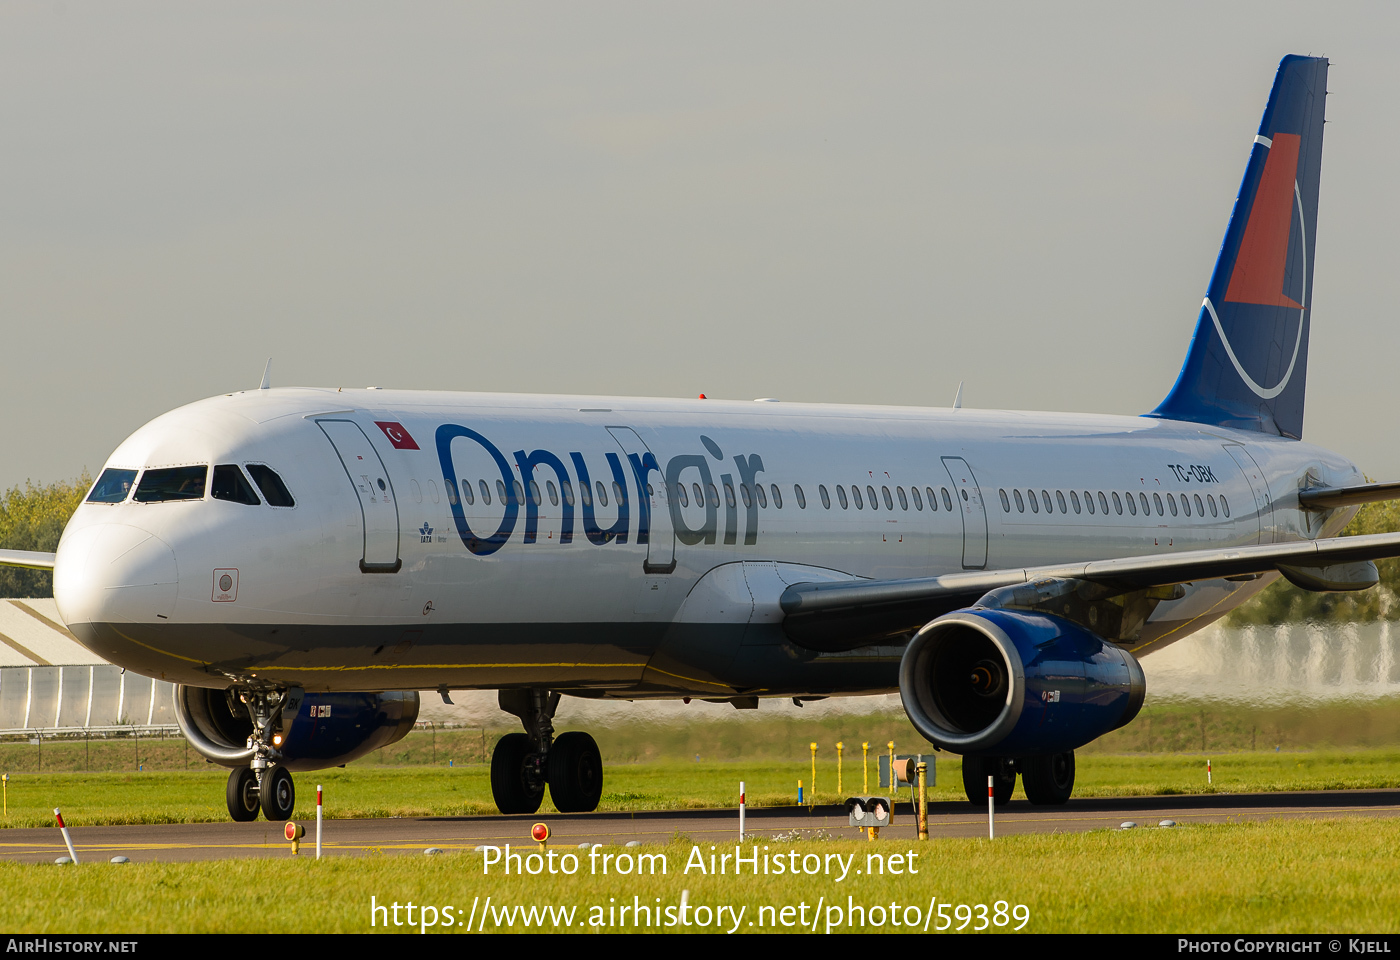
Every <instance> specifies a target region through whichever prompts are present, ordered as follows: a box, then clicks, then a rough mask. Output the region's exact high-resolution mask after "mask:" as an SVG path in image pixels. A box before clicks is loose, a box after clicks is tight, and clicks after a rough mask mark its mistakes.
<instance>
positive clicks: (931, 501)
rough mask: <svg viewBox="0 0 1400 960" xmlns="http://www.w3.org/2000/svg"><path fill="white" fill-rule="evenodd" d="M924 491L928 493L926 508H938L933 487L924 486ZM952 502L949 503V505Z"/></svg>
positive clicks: (936, 496) (935, 509) (934, 509)
mask: <svg viewBox="0 0 1400 960" xmlns="http://www.w3.org/2000/svg"><path fill="white" fill-rule="evenodd" d="M924 493H925V494H927V495H928V508H929V509H930V510H933V511H935V512H936V511H937V510H938V495H937V494H935V493H934V492H933V487H924ZM951 506H952V504H949V507H951Z"/></svg>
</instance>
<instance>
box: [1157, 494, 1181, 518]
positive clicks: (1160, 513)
mask: <svg viewBox="0 0 1400 960" xmlns="http://www.w3.org/2000/svg"><path fill="white" fill-rule="evenodd" d="M1152 503H1153V505H1154V506H1156V507H1157V516H1159V517H1160V516H1163V515H1164V514H1165V513H1166V511H1165V510H1163V509H1162V495H1161V494H1160V493H1154V494H1153V495H1152ZM1175 512H1176V511H1175V510H1173V511H1172V513H1175Z"/></svg>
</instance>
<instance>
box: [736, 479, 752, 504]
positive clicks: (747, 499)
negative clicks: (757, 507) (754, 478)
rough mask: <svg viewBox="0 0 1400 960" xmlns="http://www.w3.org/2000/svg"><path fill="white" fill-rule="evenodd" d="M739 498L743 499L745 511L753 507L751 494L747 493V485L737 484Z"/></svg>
mask: <svg viewBox="0 0 1400 960" xmlns="http://www.w3.org/2000/svg"><path fill="white" fill-rule="evenodd" d="M739 496H741V497H743V498H744V509H745V510H747V509H748V508H749V507H751V506H753V494H751V493H749V485H748V484H747V483H741V484H739Z"/></svg>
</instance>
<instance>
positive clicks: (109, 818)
mask: <svg viewBox="0 0 1400 960" xmlns="http://www.w3.org/2000/svg"><path fill="white" fill-rule="evenodd" d="M1212 760H1213V767H1214V769H1213V780H1214V784H1213V785H1207V783H1206V771H1205V758H1204V757H1199V756H1189V755H1187V756H1183V755H1153V756H1111V755H1103V754H1091V755H1087V756H1083V757H1080V759H1079V762H1078V770H1077V777H1076V782H1075V796H1079V797H1111V796H1150V795H1172V794H1187V793H1253V792H1260V791H1276V790H1340V789H1367V788H1370V789H1374V788H1378V787H1400V750H1357V751H1313V752H1307V753H1272V752H1270V753H1235V754H1220V755H1217V756H1215V757H1213V758H1212ZM935 771H936V776H937V783H936V784H935V785H934V786H933V787H932V788H931V790H930V793H929V795H930V798H931V799H933V800H958V799H962V798H963V789H962V767H961V762H960V761H959V760H958V759H957V758H956V757H944V758H943V759H939V760H937V761H935ZM227 776H228V774H227V771H225V770H223V769H221V768H213V767H210V766H209V765H207V764H201V765H200V769H198V770H194V771H191V772H189V773H186V772H183V771H147V772H144V773H132V772H125V773H67V772H59V773H42V774H38V773H34V774H26V773H15V774H11V775H10V780H9V786H8V788H7V796H8V813H7V815H6V816H4V817H3V818H0V823H3V824H4V825H5V826H10V827H37V826H49V825H51V824H52V823H53V808H54V807H59V808H61V809H62V810H63V811H64V819H65V820H67V821H68V822H69V823H71V824H73V825H75V826H80V825H92V824H112V823H179V822H217V821H223V820H226V819H227V818H228V813H227V810H226V808H225V806H224V783H225V781H226V780H227ZM799 779H801V780H802V781H803V782H804V786H805V789H806V791H807V797H806V798H807V799H808V800H809V802H810V799H811V796H812V794H811V764H810V761H808V762H801V761H797V762H793V761H770V760H762V761H758V760H736V761H711V762H696V761H693V760H692V761H685V760H658V761H654V762H650V763H614V764H610V765H608V767H607V772H606V780H605V784H604V792H603V801H602V804H601V805H600V809H602V810H686V809H699V808H705V807H725V806H733V805H734V804H735V803H736V801H737V797H738V791H739V781H741V780H742V781H745V783H746V790H747V799H748V802H749V803H750V804H751V805H753V806H759V807H763V806H782V805H790V804H794V803H795V802H796V799H797V781H798V780H799ZM842 781H843V782H842V787H843V789H842V790H841V791H840V792H839V793H838V791H837V790H836V764H835V762H834V761H831V760H823V761H820V762H819V763H818V765H817V799H818V800H819V801H820V802H823V803H829V802H834V801H837V800H840V799H842V798H844V797H845V796H846V795H849V794H854V793H859V792H861V787H862V783H861V774H860V765H859V762H856V763H852V764H847V765H845V768H844V771H843V778H842ZM296 783H297V788H298V789H297V806H296V814H295V815H296V816H297V817H298V818H304V817H311V816H314V813H315V810H314V806H313V804H314V803H315V788H316V784H317V783H321V784H323V785H324V786H325V790H326V815H327V816H329V817H335V818H365V817H392V816H399V817H412V816H461V815H472V814H488V813H494V812H495V805H494V804H493V802H492V800H491V786H490V782H489V777H488V773H487V768H486V767H485V766H483V765H481V764H471V765H463V766H454V767H450V768H449V767H446V766H442V765H438V766H436V767H433V766H405V767H389V766H379V765H374V764H366V765H353V764H352V765H351V766H349V767H347V768H346V769H343V770H340V769H336V770H323V771H318V772H315V773H303V774H297V776H296ZM876 783H877V776H876V771H875V766H874V763H873V762H872V764H871V777H870V784H871V791H872V792H874V791H876V790H878V787H877V786H876ZM1017 796H1020V793H1019V787H1018V793H1017ZM541 812H542V813H544V814H550V813H554V812H555V810H554V807H553V805H552V804H551V803H550V802H549V800H548V799H546V800H545V803H544V805H543V806H542V807H541Z"/></svg>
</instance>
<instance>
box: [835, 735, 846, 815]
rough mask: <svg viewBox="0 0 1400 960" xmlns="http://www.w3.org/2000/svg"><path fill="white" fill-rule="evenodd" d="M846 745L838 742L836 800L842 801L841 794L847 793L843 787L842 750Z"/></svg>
mask: <svg viewBox="0 0 1400 960" xmlns="http://www.w3.org/2000/svg"><path fill="white" fill-rule="evenodd" d="M844 746H845V744H844V743H842V742H841V741H840V740H837V741H836V800H837V802H838V803H839V802H840V801H841V794H843V793H845V792H846V790H845V788H844V787H843V786H842V785H841V748H842V747H844Z"/></svg>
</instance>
